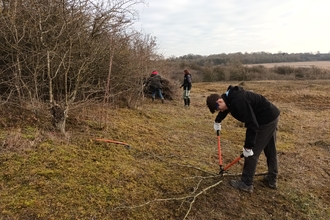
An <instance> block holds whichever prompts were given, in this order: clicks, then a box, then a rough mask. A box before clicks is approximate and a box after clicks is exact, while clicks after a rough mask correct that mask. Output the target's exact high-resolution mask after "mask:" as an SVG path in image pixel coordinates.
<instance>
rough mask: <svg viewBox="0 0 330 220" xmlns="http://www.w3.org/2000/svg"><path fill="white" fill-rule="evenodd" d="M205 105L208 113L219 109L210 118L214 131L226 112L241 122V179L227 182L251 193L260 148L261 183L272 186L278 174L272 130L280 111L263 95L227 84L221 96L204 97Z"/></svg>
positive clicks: (273, 186)
mask: <svg viewBox="0 0 330 220" xmlns="http://www.w3.org/2000/svg"><path fill="white" fill-rule="evenodd" d="M206 104H207V106H208V108H209V110H210V111H211V113H214V112H216V111H218V112H219V113H218V115H217V116H216V118H215V121H214V129H215V130H219V131H220V130H221V121H222V120H223V119H225V118H226V116H227V115H228V113H230V114H231V115H232V116H233V117H234V118H235V119H237V120H238V121H241V122H243V123H244V124H245V128H246V133H245V142H244V146H243V155H244V165H243V172H242V176H241V179H240V180H231V181H230V185H231V186H233V187H235V188H237V189H240V190H243V191H246V192H252V191H253V179H254V175H255V172H256V167H257V163H258V159H259V156H260V154H261V152H262V151H264V153H265V156H266V158H267V167H268V174H267V175H266V176H265V177H264V179H263V182H264V183H265V185H266V186H268V187H270V188H272V189H276V188H277V175H278V166H277V152H276V132H277V125H278V121H279V115H280V110H279V109H278V108H277V107H276V106H275V105H274V104H272V103H271V102H270V101H268V100H267V99H266V98H265V97H264V96H262V95H260V94H257V93H254V92H251V91H247V90H244V89H243V88H242V87H239V86H229V87H228V89H227V91H226V92H225V93H224V94H222V95H219V94H211V95H209V96H208V97H207V98H206Z"/></svg>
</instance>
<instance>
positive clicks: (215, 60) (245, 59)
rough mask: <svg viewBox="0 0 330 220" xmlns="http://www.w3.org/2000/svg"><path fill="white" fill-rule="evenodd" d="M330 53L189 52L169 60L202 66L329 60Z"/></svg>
mask: <svg viewBox="0 0 330 220" xmlns="http://www.w3.org/2000/svg"><path fill="white" fill-rule="evenodd" d="M327 60H330V53H316V54H314V53H290V54H289V53H275V54H273V53H267V52H255V53H240V52H239V53H230V54H225V53H222V54H213V55H209V56H202V55H195V54H188V55H184V56H180V57H171V58H169V59H168V61H175V62H191V61H193V62H195V63H196V64H198V65H200V66H216V65H221V64H227V63H231V62H240V63H242V64H260V63H281V62H305V61H327Z"/></svg>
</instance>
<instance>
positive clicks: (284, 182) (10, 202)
mask: <svg viewBox="0 0 330 220" xmlns="http://www.w3.org/2000/svg"><path fill="white" fill-rule="evenodd" d="M229 84H233V85H236V84H237V82H231V83H228V82H219V83H195V84H194V85H193V89H192V93H191V103H192V106H191V107H189V108H184V107H183V101H182V100H174V101H166V102H165V103H164V104H162V103H161V102H160V101H159V100H156V101H155V102H151V100H149V99H147V100H145V103H144V105H143V106H142V107H141V108H140V109H137V110H131V109H110V108H108V109H103V108H101V107H98V106H97V105H92V106H84V107H80V108H76V109H72V112H71V114H70V117H69V118H68V125H67V130H68V136H67V137H62V136H61V135H59V134H56V133H54V132H53V131H52V129H51V126H50V124H49V122H48V121H47V120H49V118H48V116H47V115H46V113H45V112H43V113H42V114H39V115H37V116H36V115H33V117H32V114H31V113H30V112H29V111H26V110H25V111H23V110H21V109H19V108H17V107H15V108H9V107H4V106H1V107H0V111H1V116H0V119H1V123H0V198H1V199H0V219H251V220H252V219H254V220H255V219H328V216H330V211H329V206H330V189H329V185H330V171H329V162H330V132H329V130H330V120H329V115H330V97H329V94H328V91H329V89H330V83H329V81H260V82H245V84H244V87H245V88H246V89H249V90H253V91H255V92H258V93H261V94H263V95H264V96H266V97H267V98H268V99H269V100H271V101H272V102H274V103H275V104H276V105H277V106H278V107H279V108H280V109H281V118H280V123H279V131H278V157H279V171H280V174H279V182H278V184H279V187H278V189H277V190H271V189H268V188H266V187H264V186H263V184H262V183H261V181H260V180H261V179H262V176H256V178H255V186H254V187H255V189H254V192H253V193H252V194H247V193H243V192H240V191H238V190H236V189H234V188H232V187H231V186H230V185H229V180H230V179H233V178H239V176H237V175H236V174H239V173H240V172H241V169H242V162H243V159H242V161H240V162H238V163H237V164H235V165H234V166H232V167H231V168H230V170H229V172H228V173H227V174H228V175H227V176H224V177H220V176H219V175H218V172H219V162H218V161H219V160H218V151H217V136H216V133H215V132H214V130H213V121H214V118H215V116H216V115H212V114H211V113H210V112H209V111H208V109H207V108H206V105H205V99H206V96H207V95H209V94H210V93H214V92H219V93H222V92H224V91H225V89H226V88H227V87H228V85H229ZM180 92H181V91H180ZM244 134H245V129H244V126H243V124H241V123H239V122H237V121H235V120H234V119H233V118H232V117H231V116H228V117H227V118H226V119H225V121H223V123H222V131H221V148H222V157H223V163H224V165H226V164H228V163H229V162H231V161H232V160H233V159H234V158H236V157H237V156H239V155H240V153H241V148H242V145H243V142H244ZM96 138H103V139H109V140H115V141H120V142H125V143H127V144H128V145H129V147H127V146H125V145H122V144H114V143H105V142H101V141H96V140H95V139H96ZM265 163H266V162H265V158H264V156H263V155H262V156H261V157H260V160H259V164H258V167H257V173H262V172H264V171H265V169H266V166H265Z"/></svg>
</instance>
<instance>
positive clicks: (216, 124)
mask: <svg viewBox="0 0 330 220" xmlns="http://www.w3.org/2000/svg"><path fill="white" fill-rule="evenodd" d="M213 128H214V130H216V131H221V124H220V123H218V122H214V125H213Z"/></svg>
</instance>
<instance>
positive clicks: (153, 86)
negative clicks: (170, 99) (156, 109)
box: [147, 70, 164, 103]
mask: <svg viewBox="0 0 330 220" xmlns="http://www.w3.org/2000/svg"><path fill="white" fill-rule="evenodd" d="M162 82H163V80H162V78H161V76H160V75H159V74H158V72H157V71H156V70H154V71H152V73H151V75H150V77H149V78H148V80H147V86H148V87H149V89H150V91H151V97H152V101H154V100H155V98H156V94H157V95H158V96H159V98H160V99H161V100H162V103H164V97H163V94H162V89H163V85H162Z"/></svg>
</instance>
